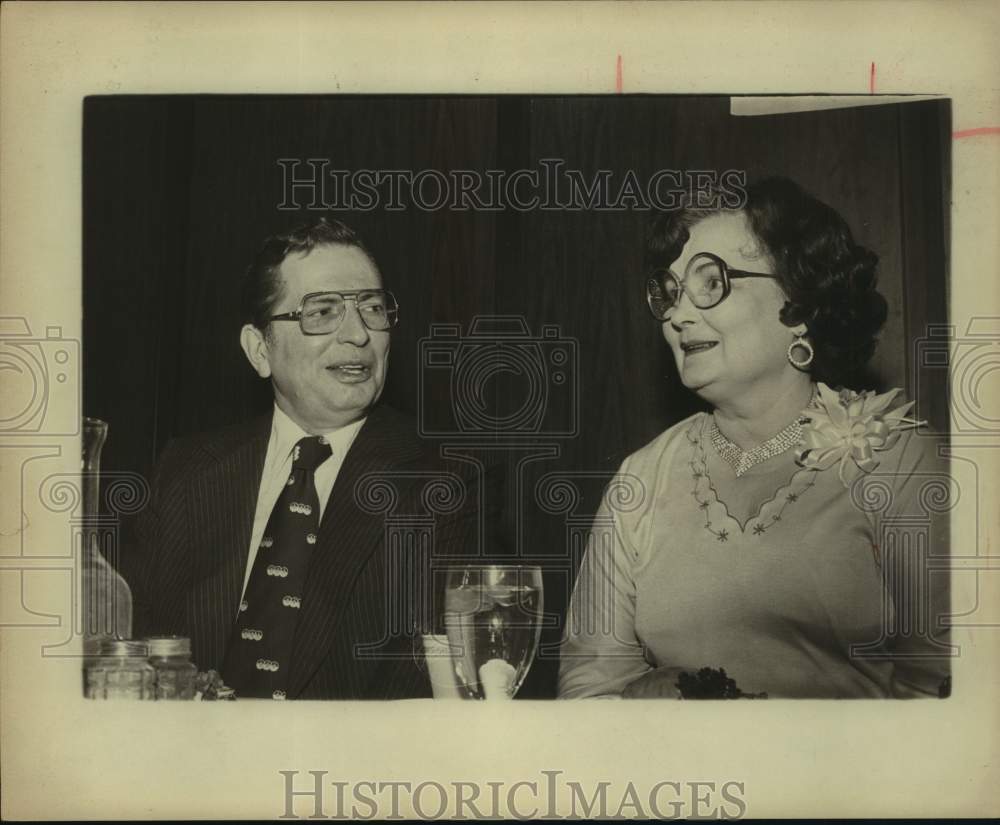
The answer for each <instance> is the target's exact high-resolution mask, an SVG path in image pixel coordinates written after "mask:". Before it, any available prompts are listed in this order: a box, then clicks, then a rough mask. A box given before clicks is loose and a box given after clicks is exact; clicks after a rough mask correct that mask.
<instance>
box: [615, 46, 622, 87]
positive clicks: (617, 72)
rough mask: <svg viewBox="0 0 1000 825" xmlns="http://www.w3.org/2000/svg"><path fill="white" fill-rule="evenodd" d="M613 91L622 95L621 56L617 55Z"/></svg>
mask: <svg viewBox="0 0 1000 825" xmlns="http://www.w3.org/2000/svg"><path fill="white" fill-rule="evenodd" d="M615 91H616V92H618V94H621V93H622V56H621V55H618V68H617V69H616V70H615Z"/></svg>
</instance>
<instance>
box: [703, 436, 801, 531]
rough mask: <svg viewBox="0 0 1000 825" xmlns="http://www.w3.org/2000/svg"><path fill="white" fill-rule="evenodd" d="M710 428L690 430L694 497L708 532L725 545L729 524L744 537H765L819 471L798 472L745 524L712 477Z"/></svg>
mask: <svg viewBox="0 0 1000 825" xmlns="http://www.w3.org/2000/svg"><path fill="white" fill-rule="evenodd" d="M708 429H709V427H708V426H707V421H706V422H705V423H704V424H702V425H701V426H699V425H697V424H695V425H693V426H692V427H691V429H690V430H689V431H688V440H689V442H690V443H691V448H692V451H693V454H692V456H691V461H690V463H689V466H690V468H691V477H692V480H693V482H694V485H693V488H692V490H691V495H692V497H693V498H694V500H695V501H696V502H697V504H698V509H699V510H700V511H701V513H702V516H703V518H704V519H705V525H704V526H705V529H706V530H707V531H708V532H709V533H711V534H712V535H713V536H715V538H716V539H717V540H718V541H720V542H726V541H728V540H729V535H730V529H727V526H726V525H727V524H728V526H729V527H730V528H731V527H732V526H735V527H736V528H737V529H738V531H739V532H740V533H742V534H744V535H746V534H747V532H748V531H752V533H753V535H754V536H763V535H764V534H765V533H766V532H767V531H768V530H769V529H770V528H771V527H774V526H776V525H777V524H779V523H780V522H781V516H782V514H783V513H784V511H785V509H786V508H787V507H788V506H789V505H791V504H794V503H795V502H796V501H798V500H799V497H800V496H801V495H802V494H803V493H806V492H807V491H808V490H810V489H811V488H812V487H813V486H814V485H815V484H816V481H817V479H816V475H817V473H816V470H813V469H800V470H798V471H797V472H796V473H794V474H793V476H792V478H791V479H790V480H789V481H788V482H786V483H785V484H784V485H782V486H781V487H779V488H778V489H777V490H776V491H775V493H774V495H773V496H772V497H771V498H770V499H769V500H768V501H766V502H765V503H764V504H762V505H761V507H760V509H759V510H758V511H757V513H756V514H755V515H752V516H750V518H748V519H747V520H746V521H745V522H741V521H740V520H739V519H737V518H735V517H734V516H733V515H732V514H731V513H730V512H729V508H728V507H727V506H726V503H725V502H724V501H722V499H720V498H719V494H718V492H717V491H716V489H715V485H714V484H713V483H712V478H711V476H710V475H709V472H708V462H707V460H706V456H705V436H706V435H707V434H708V433H707V432H706V431H707V430H708ZM699 431H700V432H699Z"/></svg>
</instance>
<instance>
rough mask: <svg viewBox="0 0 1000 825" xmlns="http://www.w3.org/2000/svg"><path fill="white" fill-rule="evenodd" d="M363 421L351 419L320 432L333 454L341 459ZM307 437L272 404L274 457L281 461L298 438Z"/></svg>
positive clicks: (361, 419)
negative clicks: (333, 428) (347, 422)
mask: <svg viewBox="0 0 1000 825" xmlns="http://www.w3.org/2000/svg"><path fill="white" fill-rule="evenodd" d="M364 423H365V419H364V418H359V419H358V420H357V421H352V422H351V423H350V424H346V425H344V426H343V427H338V428H337V429H335V430H330V431H329V432H325V433H322V435H323V437H324V438H326V440H327V441H328V442H329V444H330V448H331V450H333V454H334V455H338V454H339V456H340V458H341V459H343V457H344V456H345V455H347V451H348V450H349V449H350V447H351V444H352V443H353V442H354V439H355V437H357V434H358V432H359V431H360V430H361V427H362V426H363V425H364ZM308 437H309V433H307V432H306V431H305V430H303V429H302V428H301V427H300V426H299V425H298V424H296V423H295V422H294V421H292V419H291V418H289V417H288V415H287V414H286V413H285V412H284V411H283V410H282V409H281V408H280V407H279V406H278V405H277V404H275V405H274V419H273V421H272V424H271V441H272V443H273V444H274V448H275V452H274V455H275V457H277V458H279V459H281V460H282V461H283V460H284V459H285V458H287V457H288V456H289V455H291V453H292V447H294V446H295V445H296V444H297V443H298V442H299V440H300V439H303V438H308Z"/></svg>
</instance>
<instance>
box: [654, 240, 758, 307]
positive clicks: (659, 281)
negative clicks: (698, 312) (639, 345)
mask: <svg viewBox="0 0 1000 825" xmlns="http://www.w3.org/2000/svg"><path fill="white" fill-rule="evenodd" d="M774 277H776V276H775V275H772V274H768V273H764V272H745V271H744V270H742V269H731V268H730V267H729V266H728V264H726V262H725V261H724V260H722V258H720V257H719V256H718V255H713V254H712V253H711V252H699V253H698V254H697V255H695V256H694V257H693V258H692V259H691V260H690V261H688V265H687V268H686V269H685V270H684V278H683V280H682V279H680V278H678V277H677V276H676V275H675V274H674V273H673V271H671V270H670V269H657V270H656V271H654V272H653V274H652V275H651V276H650V277H649V280H647V281H646V302H647V303H648V304H649V311H650V312H652V313H653V317H654V318H655V319H656V320H657V321H667V320H669V319H670V316H671V314H673V311H674V308H675V307H676V306H677V304H678V303H679V302H680V300H681V293H683V292H686V293H687V295H688V297H689V298H690V299H691V303H692V304H694V305H695V306H696V307H698V309H711V308H712V307H714V306H718V305H719V304H721V303H722V302H723V301H725V300H726V298H728V297H729V293H730V292H732V291H733V285H732V280H733V279H734V278H774Z"/></svg>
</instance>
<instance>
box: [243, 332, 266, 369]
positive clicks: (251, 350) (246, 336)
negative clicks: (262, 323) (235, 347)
mask: <svg viewBox="0 0 1000 825" xmlns="http://www.w3.org/2000/svg"><path fill="white" fill-rule="evenodd" d="M240 346H241V347H243V354H244V355H246V357H247V361H249V362H250V366H251V367H253V368H254V370H255V371H256V372H257V375H259V376H260V377H261V378H270V377H271V362H270V361H269V360H268V357H267V340H266V339H265V337H264V333H263V332H261V331H260V330H259V329H257V327H255V326H254V325H253V324H245V325H244V327H243V329H241V330H240Z"/></svg>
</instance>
